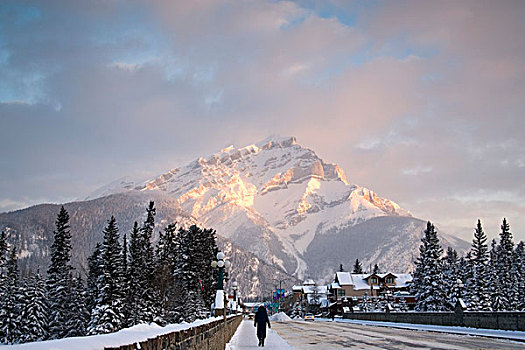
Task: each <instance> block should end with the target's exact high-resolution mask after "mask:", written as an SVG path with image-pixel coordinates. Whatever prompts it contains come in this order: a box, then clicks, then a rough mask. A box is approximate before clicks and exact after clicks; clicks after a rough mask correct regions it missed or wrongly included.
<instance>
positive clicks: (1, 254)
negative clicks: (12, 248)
mask: <svg viewBox="0 0 525 350" xmlns="http://www.w3.org/2000/svg"><path fill="white" fill-rule="evenodd" d="M7 248H8V247H7V234H6V233H5V231H2V233H0V274H2V273H3V269H4V266H5V263H6V261H7ZM0 277H1V276H0Z"/></svg>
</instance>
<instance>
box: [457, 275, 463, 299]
mask: <svg viewBox="0 0 525 350" xmlns="http://www.w3.org/2000/svg"><path fill="white" fill-rule="evenodd" d="M456 287H457V288H458V299H461V288H463V281H462V280H460V279H459V278H458V279H457V280H456Z"/></svg>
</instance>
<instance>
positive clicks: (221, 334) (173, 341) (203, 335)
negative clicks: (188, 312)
mask: <svg viewBox="0 0 525 350" xmlns="http://www.w3.org/2000/svg"><path fill="white" fill-rule="evenodd" d="M241 320H242V316H241V315H238V316H232V317H228V319H227V320H226V322H224V320H217V321H213V322H210V323H207V324H203V325H200V326H197V327H192V328H188V329H185V330H181V331H176V332H171V333H167V334H163V335H159V336H157V337H155V338H151V339H148V340H145V341H142V342H139V343H134V344H127V345H121V346H119V347H110V348H104V350H136V349H140V350H183V349H187V350H224V348H225V347H226V343H228V342H229V341H230V339H231V337H232V336H233V334H234V333H235V331H236V330H237V327H239V324H240V323H241Z"/></svg>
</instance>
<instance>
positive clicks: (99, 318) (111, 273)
mask: <svg viewBox="0 0 525 350" xmlns="http://www.w3.org/2000/svg"><path fill="white" fill-rule="evenodd" d="M100 261H101V267H100V268H101V272H102V274H101V275H100V276H99V277H98V279H97V290H98V295H97V298H96V300H95V307H94V309H93V310H92V312H91V320H90V322H89V327H88V333H89V334H103V333H111V332H115V331H118V330H120V329H121V328H122V323H123V318H124V316H123V315H122V307H123V303H124V300H123V299H124V298H123V295H122V287H123V276H122V248H121V246H120V243H119V233H118V227H117V224H116V220H115V217H114V216H111V219H110V220H109V222H108V225H107V226H106V228H105V229H104V242H103V244H102V259H101V260H100Z"/></svg>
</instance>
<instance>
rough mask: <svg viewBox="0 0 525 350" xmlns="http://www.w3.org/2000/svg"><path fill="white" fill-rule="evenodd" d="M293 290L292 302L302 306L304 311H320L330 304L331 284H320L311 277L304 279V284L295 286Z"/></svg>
mask: <svg viewBox="0 0 525 350" xmlns="http://www.w3.org/2000/svg"><path fill="white" fill-rule="evenodd" d="M292 292H293V299H292V304H293V305H296V307H300V308H301V309H302V311H303V312H306V311H308V312H315V311H319V310H321V309H322V308H325V307H326V306H327V305H328V297H329V294H330V291H329V286H326V285H319V286H318V285H316V284H315V282H314V281H313V280H311V279H309V280H306V281H304V282H303V284H302V285H296V286H293V287H292Z"/></svg>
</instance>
